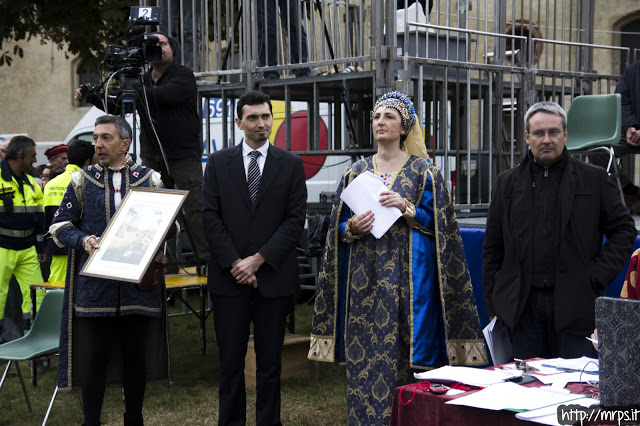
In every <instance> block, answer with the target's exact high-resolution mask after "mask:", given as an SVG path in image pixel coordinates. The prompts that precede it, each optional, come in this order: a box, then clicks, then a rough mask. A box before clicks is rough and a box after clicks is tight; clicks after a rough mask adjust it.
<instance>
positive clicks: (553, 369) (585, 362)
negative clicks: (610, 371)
mask: <svg viewBox="0 0 640 426" xmlns="http://www.w3.org/2000/svg"><path fill="white" fill-rule="evenodd" d="M528 364H529V365H531V366H533V367H536V368H537V369H538V370H539V371H538V373H540V374H556V373H560V372H563V371H566V370H569V371H568V372H580V371H582V369H583V368H584V371H585V372H587V371H588V372H590V373H598V371H599V365H600V364H599V362H598V360H597V359H595V358H588V357H586V356H583V357H581V358H570V359H564V358H551V359H543V360H538V361H531V362H529V363H528ZM587 376H588V377H587V378H588V379H589V380H595V379H594V376H595V374H588V375H587ZM585 380H586V379H585Z"/></svg>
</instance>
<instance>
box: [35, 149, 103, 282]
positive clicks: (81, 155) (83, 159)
mask: <svg viewBox="0 0 640 426" xmlns="http://www.w3.org/2000/svg"><path fill="white" fill-rule="evenodd" d="M67 147H68V150H67V152H66V154H67V157H68V159H69V164H67V166H66V167H65V170H64V173H62V174H61V175H58V176H56V177H55V178H53V179H51V180H50V181H49V182H48V183H47V185H46V186H45V187H44V217H45V220H44V222H45V229H48V228H49V225H51V222H52V221H53V217H54V215H55V213H56V211H57V210H58V207H60V203H61V202H62V198H63V197H64V193H65V191H66V190H67V186H69V182H71V175H72V174H73V172H75V171H78V170H80V169H81V168H83V167H85V166H88V165H89V164H95V163H97V158H95V157H96V156H95V149H94V147H93V144H92V143H91V142H88V141H83V140H80V139H73V140H71V141H70V142H69V144H68V145H67ZM45 252H46V254H47V256H51V267H50V271H51V272H50V273H49V277H48V278H47V281H49V282H54V281H64V279H65V278H66V276H67V247H64V248H60V247H58V246H57V245H56V244H55V243H54V242H53V240H51V239H48V240H47V241H46V246H45Z"/></svg>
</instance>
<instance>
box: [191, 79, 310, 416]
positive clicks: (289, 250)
mask: <svg viewBox="0 0 640 426" xmlns="http://www.w3.org/2000/svg"><path fill="white" fill-rule="evenodd" d="M237 114H238V118H236V124H237V126H238V128H239V129H240V130H242V131H244V140H243V142H242V144H240V145H237V146H234V147H232V148H228V149H224V150H221V151H218V152H216V153H214V154H211V155H210V156H209V160H208V162H207V168H206V171H205V175H204V185H203V189H202V198H203V199H202V201H203V203H202V218H203V223H204V230H205V234H206V237H207V241H208V243H209V247H210V249H211V260H210V263H209V278H208V288H209V293H210V295H211V300H212V301H213V316H214V322H215V330H216V339H217V342H218V349H219V351H220V391H219V402H220V413H219V424H221V425H230V424H245V422H246V394H245V386H244V359H245V355H246V352H247V343H248V339H249V326H250V323H251V322H253V336H254V343H255V350H256V364H257V401H256V423H257V424H258V425H275V424H280V370H281V359H282V344H283V341H284V331H285V318H286V315H287V313H288V311H289V308H290V304H291V298H292V297H293V295H294V294H295V293H296V292H297V291H298V289H299V282H298V263H297V258H296V243H297V241H298V239H299V237H300V234H301V232H302V230H303V228H304V222H305V216H306V202H307V189H306V185H305V174H304V167H303V165H302V161H301V159H300V157H298V156H296V155H293V154H291V153H288V152H286V151H283V150H281V149H278V148H276V147H274V146H272V145H271V144H270V143H269V135H270V134H271V128H272V125H273V114H272V110H271V101H270V99H269V96H267V95H265V94H263V93H261V92H255V91H252V92H247V93H245V94H244V95H243V96H241V97H240V99H239V100H238V103H237Z"/></svg>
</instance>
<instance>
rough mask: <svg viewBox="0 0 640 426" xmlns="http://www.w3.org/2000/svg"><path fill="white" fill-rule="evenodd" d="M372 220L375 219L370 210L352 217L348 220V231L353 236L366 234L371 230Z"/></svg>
mask: <svg viewBox="0 0 640 426" xmlns="http://www.w3.org/2000/svg"><path fill="white" fill-rule="evenodd" d="M374 220H375V217H374V216H373V212H372V211H371V210H367V211H366V212H364V213H362V214H359V215H357V216H353V217H352V218H351V219H349V224H348V226H349V230H350V231H351V234H353V235H363V234H366V233H367V232H369V231H371V228H373V221H374Z"/></svg>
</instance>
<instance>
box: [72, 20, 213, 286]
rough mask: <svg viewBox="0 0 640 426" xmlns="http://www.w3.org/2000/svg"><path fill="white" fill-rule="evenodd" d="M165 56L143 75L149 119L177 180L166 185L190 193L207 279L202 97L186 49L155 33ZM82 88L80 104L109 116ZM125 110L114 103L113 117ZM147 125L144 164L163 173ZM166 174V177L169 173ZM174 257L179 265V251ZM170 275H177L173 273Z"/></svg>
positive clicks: (188, 213)
mask: <svg viewBox="0 0 640 426" xmlns="http://www.w3.org/2000/svg"><path fill="white" fill-rule="evenodd" d="M151 35H155V36H157V38H158V43H157V45H158V46H160V48H161V49H162V57H161V58H160V59H159V60H156V61H151V69H150V70H149V71H147V72H146V73H145V74H144V76H143V85H144V92H145V93H142V89H141V88H138V89H137V91H138V92H139V93H140V95H139V97H140V98H141V99H148V102H149V115H150V119H151V122H152V123H153V127H154V128H155V131H156V133H157V136H158V138H159V140H160V144H161V146H162V149H163V150H164V153H165V156H166V159H167V166H168V169H169V170H168V171H169V174H170V176H171V180H169V179H167V177H166V176H162V179H163V181H164V182H171V181H173V182H174V183H175V186H176V187H177V188H178V189H183V190H188V191H189V196H188V197H187V200H186V202H185V205H184V220H185V225H186V227H187V231H188V232H189V236H190V239H191V244H192V250H193V252H194V253H195V254H197V256H196V259H197V267H198V275H206V265H207V263H208V260H209V248H208V246H207V243H206V240H205V238H204V232H203V231H202V217H201V214H200V211H201V192H202V142H201V140H200V129H199V127H200V126H201V120H200V116H199V114H198V109H197V105H198V94H197V88H196V79H195V77H194V75H193V71H192V70H191V69H190V68H188V67H186V66H183V65H180V64H179V63H178V62H176V58H178V60H179V58H180V50H181V49H180V44H179V43H178V41H177V40H175V39H173V38H171V37H168V36H167V35H166V34H164V33H161V32H154V33H152V34H151ZM86 92H87V91H86V90H83V88H82V87H80V88H78V89H77V90H76V93H75V98H76V100H78V101H80V100H82V99H83V98H86V100H87V101H88V102H90V103H92V104H93V105H95V106H97V107H98V108H100V109H102V110H103V111H106V109H105V108H104V102H103V99H102V98H101V97H100V96H98V94H96V93H89V94H86ZM119 108H120V106H119V105H117V104H116V103H114V104H112V103H111V102H109V108H108V109H109V111H108V112H109V113H112V114H117V113H120V109H119ZM145 130H146V129H145V126H142V130H141V132H140V156H141V158H142V164H143V165H144V166H147V167H150V168H152V169H154V170H158V171H163V170H164V168H163V167H161V162H162V161H163V159H162V157H161V156H157V155H154V151H153V150H152V144H153V143H154V142H153V141H154V138H155V135H153V134H147V133H148V132H147V131H145ZM163 175H164V173H163ZM170 254H171V255H170V258H172V259H173V260H177V257H176V256H174V253H173V250H172V249H171V250H170ZM168 272H177V271H175V270H173V271H172V270H171V269H169V270H168Z"/></svg>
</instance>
